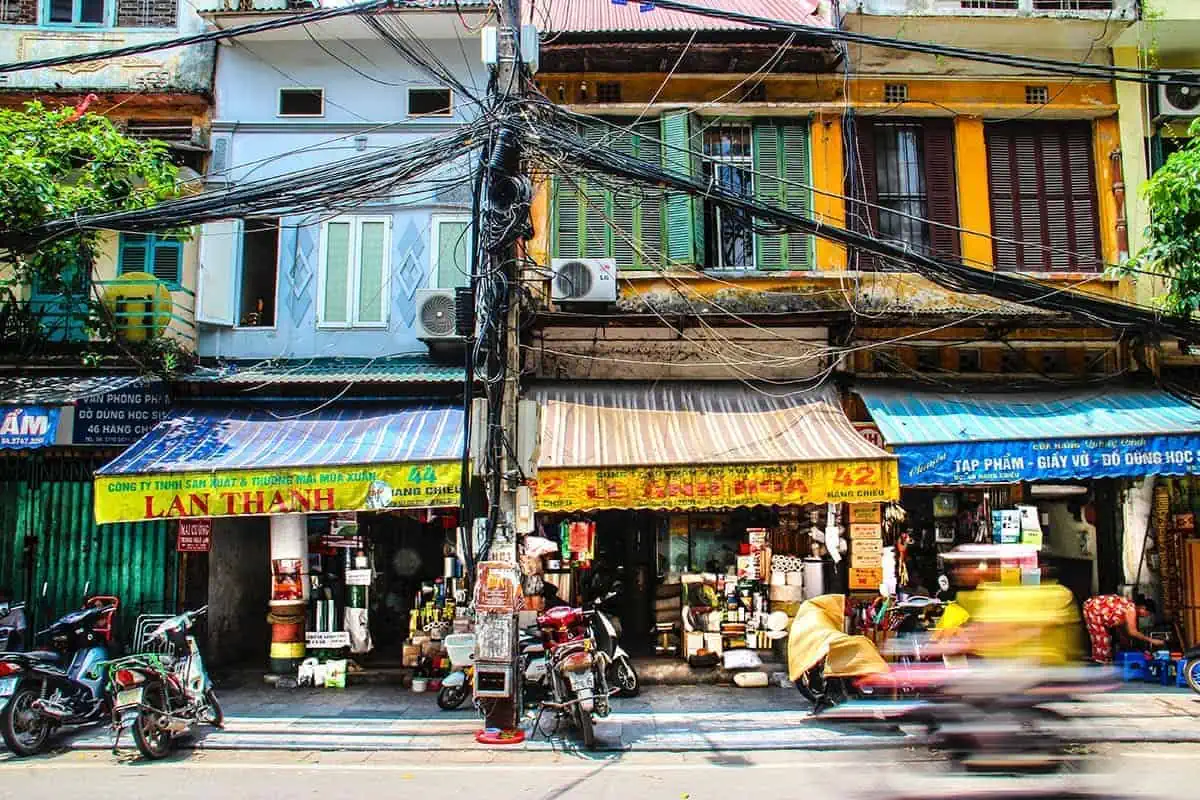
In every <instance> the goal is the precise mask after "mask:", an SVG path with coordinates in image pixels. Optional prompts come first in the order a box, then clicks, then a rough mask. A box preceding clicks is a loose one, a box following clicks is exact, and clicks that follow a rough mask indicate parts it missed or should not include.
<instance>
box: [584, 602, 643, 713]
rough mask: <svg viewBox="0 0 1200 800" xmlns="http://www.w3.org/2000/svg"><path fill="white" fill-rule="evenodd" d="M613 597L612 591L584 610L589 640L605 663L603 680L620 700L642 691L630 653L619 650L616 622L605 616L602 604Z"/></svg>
mask: <svg viewBox="0 0 1200 800" xmlns="http://www.w3.org/2000/svg"><path fill="white" fill-rule="evenodd" d="M616 596H617V593H616V592H615V591H612V592H609V593H608V594H606V595H604V596H603V597H600V598H597V599H596V600H595V601H593V604H592V608H590V609H588V610H587V612H586V616H587V620H588V625H589V628H590V630H591V634H592V638H594V639H595V640H596V647H597V648H598V649H599V650H600V651H602V652H603V653H604V655H605V658H606V660H607V674H606V677H607V679H608V684H609V686H614V687H616V688H617V690H618V694H619V695H620V696H621V697H637V695H638V692H640V691H641V686H640V685H639V683H638V675H637V670H635V669H634V668H633V661H632V659H630V658H629V653H627V652H625V648H623V647H621V643H620V641H619V638H620V635H621V631H620V629H619V628H618V623H617V621H616V619H615V618H614V617H610V616H608V614H606V613H605V612H604V604H605V603H606V602H608V601H610V600H612V599H613V598H614V597H616Z"/></svg>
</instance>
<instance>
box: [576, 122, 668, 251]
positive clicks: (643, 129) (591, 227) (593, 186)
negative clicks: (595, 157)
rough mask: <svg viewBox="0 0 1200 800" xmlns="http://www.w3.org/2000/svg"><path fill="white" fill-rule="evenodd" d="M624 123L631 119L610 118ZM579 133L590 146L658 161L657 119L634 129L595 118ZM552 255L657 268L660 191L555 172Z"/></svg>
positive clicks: (661, 243) (661, 208)
mask: <svg viewBox="0 0 1200 800" xmlns="http://www.w3.org/2000/svg"><path fill="white" fill-rule="evenodd" d="M614 122H615V123H616V124H617V125H628V124H629V122H631V121H614ZM580 135H581V136H582V137H583V139H584V140H585V141H587V142H588V144H590V145H592V146H594V147H604V148H607V149H610V150H614V151H616V152H619V153H621V154H623V155H627V156H632V157H634V158H638V159H641V160H643V161H648V162H650V163H652V164H654V165H656V166H657V165H659V164H661V163H662V152H661V146H660V144H659V123H658V121H657V120H653V121H650V122H642V123H639V124H638V125H637V126H636V127H635V128H634V130H633V132H632V133H631V132H629V131H623V130H620V129H619V128H617V127H613V126H610V125H604V124H602V123H595V124H594V125H589V126H586V127H584V128H583V129H582V130H581V131H580ZM554 183H555V190H554V248H553V249H554V255H555V256H556V257H559V258H580V257H582V258H612V259H613V260H615V261H616V262H617V269H620V270H631V269H661V268H662V267H663V266H664V265H665V264H666V263H667V260H668V259H667V257H666V255H665V253H664V252H663V247H664V238H663V211H664V205H665V199H664V195H663V192H662V190H660V189H651V188H643V187H640V186H632V185H628V184H623V183H619V182H617V181H616V180H614V179H611V178H604V177H602V176H583V175H577V174H569V173H560V174H558V175H556V176H555V177H554Z"/></svg>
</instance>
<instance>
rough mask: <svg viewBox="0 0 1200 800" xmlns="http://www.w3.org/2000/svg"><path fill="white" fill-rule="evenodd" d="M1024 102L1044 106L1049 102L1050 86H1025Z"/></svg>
mask: <svg viewBox="0 0 1200 800" xmlns="http://www.w3.org/2000/svg"><path fill="white" fill-rule="evenodd" d="M1025 102H1026V104H1028V105H1031V106H1044V105H1046V104H1047V103H1049V102H1050V87H1048V86H1026V87H1025Z"/></svg>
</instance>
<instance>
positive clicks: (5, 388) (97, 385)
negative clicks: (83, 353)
mask: <svg viewBox="0 0 1200 800" xmlns="http://www.w3.org/2000/svg"><path fill="white" fill-rule="evenodd" d="M142 380H143V379H142V377H141V376H140V375H53V374H49V375H47V374H39V373H23V374H21V375H16V374H6V375H0V404H3V405H58V406H67V405H72V404H73V403H75V402H76V401H77V400H82V399H84V398H86V397H93V396H95V395H98V394H107V393H108V392H119V391H121V390H122V389H127V388H129V387H130V386H133V385H135V384H140V383H142Z"/></svg>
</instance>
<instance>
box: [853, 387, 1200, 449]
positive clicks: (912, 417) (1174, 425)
mask: <svg viewBox="0 0 1200 800" xmlns="http://www.w3.org/2000/svg"><path fill="white" fill-rule="evenodd" d="M856 391H857V392H858V394H859V395H860V396H861V397H862V399H863V402H864V403H865V404H866V406H867V410H868V411H870V413H871V418H872V419H874V420H875V423H876V424H877V425H878V426H879V430H880V432H881V433H882V434H883V438H884V441H886V442H887V443H888V444H889V445H916V444H944V443H950V442H988V441H991V442H996V441H1018V440H1041V439H1079V438H1095V437H1112V436H1151V435H1170V434H1185V433H1200V408H1197V407H1196V406H1194V405H1192V404H1191V403H1188V402H1187V401H1185V400H1182V399H1180V398H1178V397H1175V396H1174V395H1171V394H1167V393H1166V392H1162V391H1158V390H1153V389H1150V390H1146V389H1110V388H1105V389H1095V390H1092V391H1087V392H1078V391H1077V392H1022V393H1020V394H1000V393H991V394H979V393H971V394H953V393H948V392H947V393H942V392H919V391H918V392H914V391H911V390H908V389H899V388H893V387H886V388H885V387H869V388H867V387H863V388H858V389H856Z"/></svg>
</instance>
